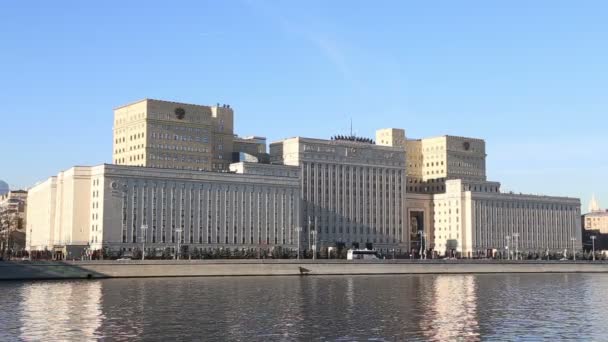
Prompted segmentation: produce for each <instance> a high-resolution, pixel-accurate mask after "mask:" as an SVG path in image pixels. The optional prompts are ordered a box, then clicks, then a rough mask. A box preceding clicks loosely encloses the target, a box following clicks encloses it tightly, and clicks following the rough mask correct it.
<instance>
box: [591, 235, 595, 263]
mask: <svg viewBox="0 0 608 342" xmlns="http://www.w3.org/2000/svg"><path fill="white" fill-rule="evenodd" d="M591 248H592V249H593V261H595V235H591Z"/></svg>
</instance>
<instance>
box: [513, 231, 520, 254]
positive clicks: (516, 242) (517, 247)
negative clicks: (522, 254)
mask: <svg viewBox="0 0 608 342" xmlns="http://www.w3.org/2000/svg"><path fill="white" fill-rule="evenodd" d="M513 237H514V238H515V260H518V259H519V233H513Z"/></svg>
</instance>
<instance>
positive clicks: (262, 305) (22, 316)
mask: <svg viewBox="0 0 608 342" xmlns="http://www.w3.org/2000/svg"><path fill="white" fill-rule="evenodd" d="M607 316H608V275H605V274H486V275H411V276H407V275H405V276H394V275H392V276H327V277H325V276H318V277H317V276H308V277H294V276H291V277H218V278H143V279H142V278H140V279H104V280H90V281H86V280H83V281H36V282H0V327H1V329H0V341H13V340H26V341H30V340H31V341H38V340H45V341H53V340H72V341H85V340H100V339H101V340H117V341H120V340H123V341H127V340H128V341H132V340H142V339H143V340H163V341H170V340H205V341H299V340H305V341H310V340H318V341H353V340H354V341H360V340H374V341H396V340H400V341H402V340H408V341H416V340H422V341H426V340H431V341H445V340H466V341H471V340H473V341H474V340H492V341H496V340H504V341H512V340H516V339H519V340H530V339H532V340H537V339H539V338H541V337H542V338H543V339H546V340H559V339H561V340H564V339H571V340H587V341H589V340H606V339H608V324H606V317H607Z"/></svg>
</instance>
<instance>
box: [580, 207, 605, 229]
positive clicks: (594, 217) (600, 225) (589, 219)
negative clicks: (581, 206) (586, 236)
mask: <svg viewBox="0 0 608 342" xmlns="http://www.w3.org/2000/svg"><path fill="white" fill-rule="evenodd" d="M583 224H584V228H585V229H586V230H599V231H600V233H601V234H608V212H606V211H596V212H591V213H587V214H585V215H583Z"/></svg>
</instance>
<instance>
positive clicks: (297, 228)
mask: <svg viewBox="0 0 608 342" xmlns="http://www.w3.org/2000/svg"><path fill="white" fill-rule="evenodd" d="M296 232H298V260H300V234H301V233H302V227H296Z"/></svg>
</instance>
